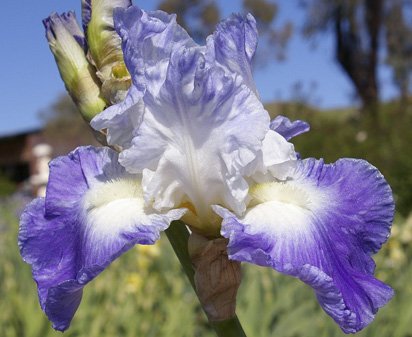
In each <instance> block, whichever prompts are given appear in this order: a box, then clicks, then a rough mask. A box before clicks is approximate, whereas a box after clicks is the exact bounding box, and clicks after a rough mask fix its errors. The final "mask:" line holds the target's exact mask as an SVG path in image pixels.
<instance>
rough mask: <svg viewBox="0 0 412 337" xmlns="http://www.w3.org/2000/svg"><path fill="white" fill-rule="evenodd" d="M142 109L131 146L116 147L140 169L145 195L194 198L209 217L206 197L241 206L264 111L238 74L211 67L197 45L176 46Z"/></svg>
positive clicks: (159, 204)
mask: <svg viewBox="0 0 412 337" xmlns="http://www.w3.org/2000/svg"><path fill="white" fill-rule="evenodd" d="M144 102H145V115H144V119H143V121H142V124H141V126H140V128H139V130H138V134H137V135H136V137H135V138H134V139H133V146H132V147H130V148H129V149H127V150H125V151H123V152H122V153H121V154H120V162H121V164H122V165H123V166H125V167H126V168H127V170H129V171H130V172H142V171H143V170H144V169H146V170H145V171H144V172H143V174H144V177H143V185H144V189H145V193H146V197H147V198H149V199H153V200H154V206H155V207H156V208H158V209H162V208H170V207H176V206H178V205H179V204H180V203H182V202H190V203H192V204H193V206H194V208H195V210H196V213H197V215H198V216H199V217H201V218H204V220H207V218H208V217H209V216H210V215H211V214H213V212H212V213H211V209H210V205H211V204H214V203H222V204H224V205H226V206H227V207H229V208H231V209H233V210H235V211H236V212H241V211H243V210H244V208H245V204H244V199H245V198H246V195H247V189H248V185H247V183H246V181H245V180H244V178H243V176H244V175H245V174H244V173H245V167H247V166H248V165H249V164H250V163H251V162H252V161H253V160H254V159H255V158H256V155H257V152H258V151H260V149H261V146H262V140H263V138H264V136H265V134H266V133H267V132H268V129H269V128H268V127H269V116H268V114H267V113H266V111H265V110H264V108H263V106H262V104H261V103H260V101H259V100H258V99H257V98H256V96H255V95H254V94H253V93H252V92H251V91H250V89H249V88H248V87H247V86H246V85H245V84H244V83H243V81H242V79H241V77H239V76H238V77H236V78H235V79H233V78H232V77H231V76H226V74H225V73H224V71H223V70H222V69H221V68H220V67H208V66H207V65H206V62H205V60H204V55H203V53H202V49H201V48H199V47H193V48H187V49H179V50H176V51H174V52H173V54H172V57H171V61H170V65H169V67H168V71H167V77H166V80H165V84H164V85H163V86H162V88H161V89H160V91H159V94H158V95H152V94H151V92H146V94H145V96H144Z"/></svg>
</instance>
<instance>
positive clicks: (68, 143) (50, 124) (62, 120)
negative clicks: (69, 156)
mask: <svg viewBox="0 0 412 337" xmlns="http://www.w3.org/2000/svg"><path fill="white" fill-rule="evenodd" d="M40 118H41V119H42V120H43V122H44V136H45V138H46V141H47V143H49V144H51V145H52V147H53V154H54V155H55V156H57V155H63V154H66V153H68V152H70V151H72V150H73V149H74V148H75V147H77V146H80V145H90V144H93V145H97V144H98V143H97V142H96V140H95V139H94V136H93V134H92V131H91V129H90V127H89V126H88V125H87V123H86V122H85V121H84V120H83V119H82V117H81V115H80V113H79V111H78V109H77V107H76V106H75V105H74V103H73V101H72V99H71V98H70V97H69V96H68V95H67V94H64V95H61V96H59V97H58V98H57V99H56V100H55V101H54V102H53V103H52V104H51V105H50V107H48V108H47V109H46V110H44V111H41V112H40Z"/></svg>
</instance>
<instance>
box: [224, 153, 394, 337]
mask: <svg viewBox="0 0 412 337" xmlns="http://www.w3.org/2000/svg"><path fill="white" fill-rule="evenodd" d="M251 194H252V196H253V198H254V199H253V200H254V201H252V202H254V203H255V204H256V205H255V206H253V207H250V208H249V209H248V210H247V212H246V214H245V216H244V217H242V218H237V217H235V216H234V215H233V214H231V213H230V212H229V211H227V210H225V209H223V208H221V207H220V208H219V207H216V211H217V212H218V213H219V215H221V216H222V217H223V218H224V221H223V224H222V231H221V233H222V235H223V236H224V237H226V238H228V239H229V246H228V250H229V257H230V258H231V259H234V260H239V261H245V262H250V263H254V264H257V265H261V266H267V267H271V268H273V269H275V270H277V271H279V272H281V273H285V274H288V275H292V276H295V277H297V278H299V279H301V280H302V281H303V282H305V283H306V284H308V285H310V286H311V287H312V288H313V289H314V291H315V293H316V296H317V298H318V300H319V303H320V304H321V306H322V308H323V309H324V310H325V311H326V313H328V314H329V315H330V316H332V318H333V319H334V320H335V321H336V322H337V323H338V324H339V326H340V327H341V329H342V330H343V331H344V332H345V333H354V332H357V331H359V330H361V329H363V328H364V327H365V326H366V325H368V324H369V323H370V322H371V321H372V320H373V318H374V316H375V314H376V312H377V311H378V309H379V308H380V307H382V306H383V305H385V304H386V303H387V302H388V301H389V300H390V298H391V297H392V296H393V290H392V289H391V288H390V287H389V286H387V285H385V284H384V283H382V282H381V281H379V280H377V279H375V278H374V277H373V273H374V269H375V264H374V261H373V260H372V258H371V255H372V254H373V253H376V252H377V251H378V250H379V249H380V247H381V245H382V244H383V243H384V242H385V241H386V240H387V238H388V236H389V233H390V227H391V224H392V220H393V214H394V202H393V197H392V192H391V189H390V187H389V185H388V184H387V182H386V181H385V179H384V178H383V176H382V175H381V174H380V172H379V171H378V170H377V169H376V168H375V167H373V166H372V165H370V164H369V163H367V162H366V161H363V160H355V159H341V160H339V161H337V162H336V163H335V164H331V165H325V164H324V163H323V162H322V161H316V160H314V159H308V160H304V161H301V162H299V164H298V165H297V166H296V169H295V170H294V172H293V173H292V174H291V175H290V180H288V181H287V182H286V183H279V182H273V183H267V184H262V185H260V186H257V187H256V189H255V190H253V191H251Z"/></svg>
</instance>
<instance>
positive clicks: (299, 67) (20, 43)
mask: <svg viewBox="0 0 412 337" xmlns="http://www.w3.org/2000/svg"><path fill="white" fill-rule="evenodd" d="M158 2H159V1H157V0H134V4H136V5H138V6H140V7H142V8H143V9H155V8H156V5H157V3H158ZM297 2H298V1H297V0H291V1H279V3H280V13H279V22H280V23H281V22H284V21H286V20H292V21H293V22H294V23H295V25H296V27H295V28H296V31H298V30H299V24H301V23H302V22H303V18H304V16H303V13H301V12H300V11H299V9H298V7H297ZM218 3H219V5H220V6H221V8H222V14H223V16H227V15H229V14H230V13H231V12H236V11H239V9H240V4H241V0H230V1H228V0H226V1H218ZM71 9H73V10H75V11H76V13H78V18H79V17H80V15H79V14H80V0H58V1H56V0H40V1H30V0H24V1H13V0H6V1H5V2H3V3H2V11H0V19H1V22H2V27H3V28H2V29H1V30H0V41H1V42H2V47H1V52H0V65H1V81H0V95H1V103H2V104H1V108H0V117H1V122H0V135H4V134H11V133H14V132H19V131H24V130H27V129H30V128H34V127H38V126H39V125H40V121H39V118H38V114H39V111H41V110H42V109H45V108H47V106H49V105H50V104H51V103H52V102H53V101H54V100H55V99H56V97H57V96H58V95H59V94H61V93H63V92H64V90H65V89H64V86H63V83H62V81H61V80H60V77H59V74H58V71H57V67H56V65H55V63H54V59H53V56H52V54H51V52H50V50H49V48H48V45H47V42H46V39H45V37H44V30H43V26H42V23H41V20H42V19H43V18H45V17H47V16H48V15H49V14H50V13H51V12H53V11H56V12H63V11H67V10H71ZM380 77H381V83H382V84H383V87H382V93H383V97H384V98H388V97H391V96H393V95H394V89H393V87H392V86H391V85H390V82H391V79H390V73H389V71H387V70H385V69H382V70H381V73H380ZM255 79H256V82H257V87H258V89H259V91H260V94H261V97H262V100H263V101H266V102H267V101H273V100H275V99H283V100H286V99H288V98H289V97H290V95H291V91H292V90H291V88H292V86H293V84H294V83H296V82H299V81H300V82H302V83H303V84H304V88H306V89H308V88H310V85H311V83H316V87H315V90H314V91H313V97H312V99H313V101H314V102H316V103H317V104H318V105H320V106H321V107H324V108H329V107H341V106H346V105H349V104H351V103H352V102H353V91H352V87H351V85H350V83H349V81H348V79H347V78H346V77H345V75H344V74H343V73H342V72H341V71H340V69H339V66H338V65H337V64H336V63H335V62H334V57H333V41H332V39H331V38H330V37H328V36H327V35H325V36H323V37H321V38H319V39H318V48H317V49H315V50H313V49H312V48H311V47H310V44H309V43H308V42H307V41H304V40H303V39H302V38H301V37H300V36H299V34H294V37H293V39H292V40H291V41H290V44H289V47H288V52H287V60H286V62H281V63H279V62H275V61H273V62H271V63H270V65H269V66H267V67H265V68H264V69H259V70H258V71H256V74H255Z"/></svg>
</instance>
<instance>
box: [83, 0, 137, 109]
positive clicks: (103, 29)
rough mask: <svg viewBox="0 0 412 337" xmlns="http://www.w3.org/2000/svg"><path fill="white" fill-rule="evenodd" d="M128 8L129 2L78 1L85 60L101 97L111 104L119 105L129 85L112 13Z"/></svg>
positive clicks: (118, 0) (128, 77) (112, 0)
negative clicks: (93, 69)
mask: <svg viewBox="0 0 412 337" xmlns="http://www.w3.org/2000/svg"><path fill="white" fill-rule="evenodd" d="M130 5H131V1H130V0H82V12H83V26H84V30H85V33H86V38H87V43H88V48H89V58H90V60H91V61H92V62H93V64H94V65H95V67H96V68H97V76H98V77H99V79H100V80H101V82H102V83H103V84H102V94H103V96H104V97H105V98H106V100H108V101H109V102H110V103H111V104H115V103H118V102H120V101H122V100H123V99H124V97H125V96H126V93H127V91H128V89H129V87H130V84H131V78H130V75H129V72H128V71H127V68H126V65H125V64H124V61H123V51H122V48H121V39H120V37H119V35H118V34H117V33H116V31H115V29H114V23H113V9H114V8H116V7H122V8H127V7H129V6H130Z"/></svg>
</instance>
